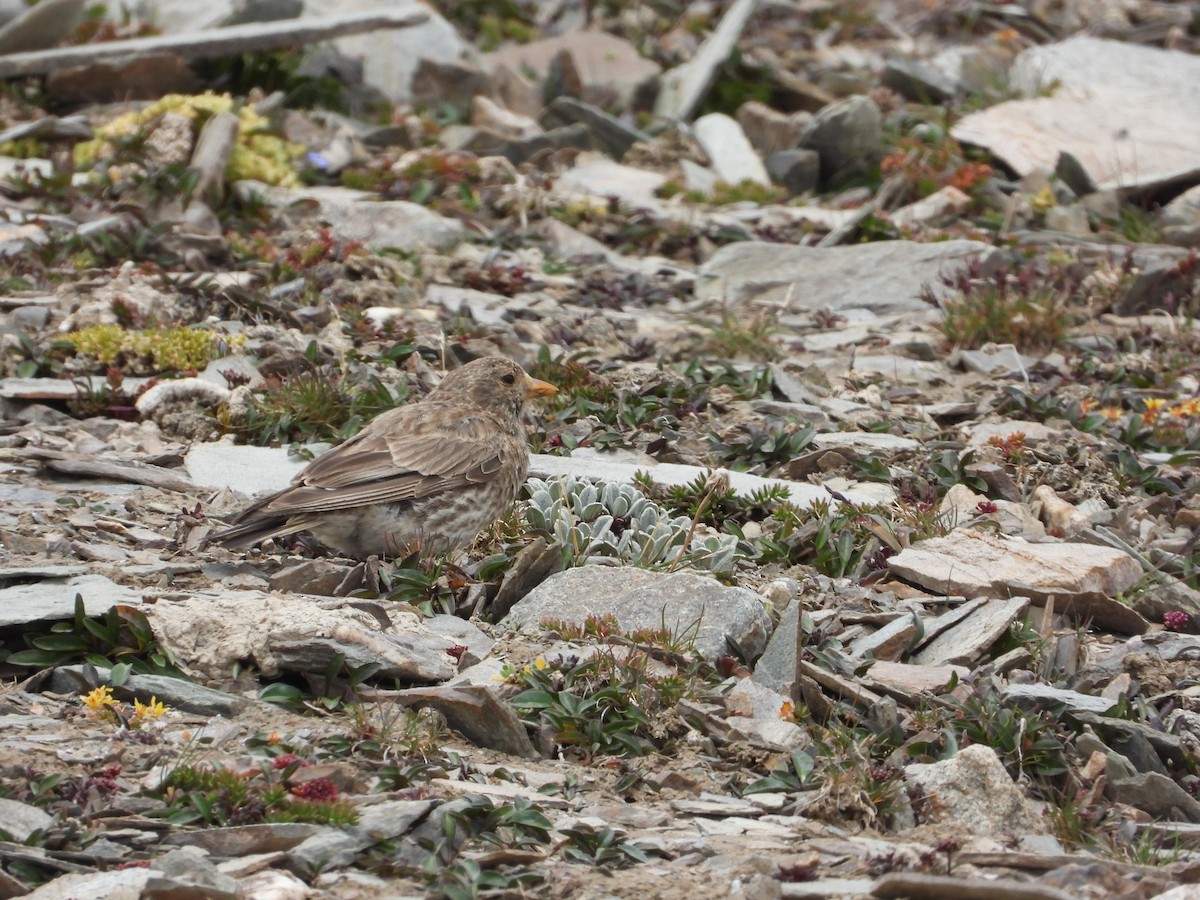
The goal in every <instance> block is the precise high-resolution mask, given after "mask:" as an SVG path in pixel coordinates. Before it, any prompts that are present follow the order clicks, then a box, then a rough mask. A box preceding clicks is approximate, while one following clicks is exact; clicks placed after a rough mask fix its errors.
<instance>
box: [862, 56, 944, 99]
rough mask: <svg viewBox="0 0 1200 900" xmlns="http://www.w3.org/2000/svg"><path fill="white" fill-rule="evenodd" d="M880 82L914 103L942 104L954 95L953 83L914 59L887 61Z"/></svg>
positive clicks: (926, 64)
mask: <svg viewBox="0 0 1200 900" xmlns="http://www.w3.org/2000/svg"><path fill="white" fill-rule="evenodd" d="M880 81H881V82H882V83H883V86H884V87H887V88H891V89H892V90H893V91H895V92H896V93H897V94H899V95H900V96H902V97H904V98H905V99H906V100H912V101H914V102H916V103H944V102H945V101H946V100H949V99H951V98H952V97H953V96H954V94H955V84H954V81H953V80H951V79H950V78H948V77H947V76H946V74H945V73H944V72H942V71H940V70H939V69H936V68H934V67H933V66H931V65H929V64H928V63H923V62H921V61H920V60H915V59H891V60H888V62H887V64H886V65H885V66H884V67H883V74H882V75H881V76H880Z"/></svg>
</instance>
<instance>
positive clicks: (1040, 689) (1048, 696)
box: [1001, 684, 1113, 713]
mask: <svg viewBox="0 0 1200 900" xmlns="http://www.w3.org/2000/svg"><path fill="white" fill-rule="evenodd" d="M1001 696H1002V697H1004V699H1006V700H1013V701H1015V702H1017V703H1025V704H1026V705H1029V706H1037V705H1045V706H1050V705H1057V704H1060V703H1061V704H1063V705H1065V706H1066V708H1067V709H1069V710H1071V711H1072V712H1094V713H1104V712H1108V710H1110V709H1112V706H1113V703H1112V701H1111V700H1106V699H1105V698H1103V697H1096V696H1093V695H1092V694H1081V693H1079V691H1068V690H1064V689H1062V688H1055V687H1050V685H1047V684H1008V685H1005V686H1004V688H1003V690H1002V691H1001Z"/></svg>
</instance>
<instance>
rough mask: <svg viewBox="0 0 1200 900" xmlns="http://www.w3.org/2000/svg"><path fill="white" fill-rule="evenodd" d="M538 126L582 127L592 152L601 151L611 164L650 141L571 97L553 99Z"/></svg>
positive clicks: (632, 129)
mask: <svg viewBox="0 0 1200 900" xmlns="http://www.w3.org/2000/svg"><path fill="white" fill-rule="evenodd" d="M538 122H540V123H541V125H542V127H543V128H546V129H552V128H559V127H562V126H564V125H574V124H579V125H584V126H586V128H587V130H588V133H589V134H590V135H591V137H592V143H593V144H594V145H595V147H596V149H598V150H602V151H603V152H605V153H607V154H608V155H609V156H611V157H612V158H613V159H615V160H620V159H621V157H623V156H624V155H625V154H626V152H628V150H629V148H630V147H632V146H633V145H634V144H636V143H638V142H643V143H645V142H649V141H650V137H649V136H648V135H646V134H644V133H643V132H641V131H638V130H637V129H636V128H633V127H631V126H629V125H626V124H625V123H624V122H622V121H621V120H620V119H618V118H616V117H615V116H610V115H609V114H608V113H606V112H605V111H604V110H602V109H599V108H598V107H595V106H592V105H590V104H588V103H584V102H582V101H581V100H576V99H575V98H574V97H555V98H554V100H553V101H551V102H550V104H549V105H548V106H547V107H546V108H545V109H544V110H542V114H541V115H540V116H538Z"/></svg>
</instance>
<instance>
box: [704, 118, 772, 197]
mask: <svg viewBox="0 0 1200 900" xmlns="http://www.w3.org/2000/svg"><path fill="white" fill-rule="evenodd" d="M692 129H693V133H694V134H695V136H696V141H697V143H699V144H700V146H701V148H703V150H704V152H705V154H707V156H708V158H709V160H710V162H711V164H712V168H713V171H715V172H716V173H717V177H718V178H719V179H720V180H721V181H724V182H725V183H727V184H740V183H741V182H743V181H752V182H755V183H756V184H764V185H765V184H770V183H771V180H770V178H768V177H767V170H766V168H765V167H764V166H763V163H762V160H761V159H759V158H758V154H757V153H756V152H755V151H754V148H753V147H752V146H751V145H750V141H749V139H748V138H747V137H746V133H745V132H744V131H742V126H741V125H739V124H738V123H737V120H736V119H732V118H730V117H729V116H727V115H725V114H723V113H709V114H708V115H707V116H702V117H701V118H699V119H697V120H696V121H695V123H693V125H692Z"/></svg>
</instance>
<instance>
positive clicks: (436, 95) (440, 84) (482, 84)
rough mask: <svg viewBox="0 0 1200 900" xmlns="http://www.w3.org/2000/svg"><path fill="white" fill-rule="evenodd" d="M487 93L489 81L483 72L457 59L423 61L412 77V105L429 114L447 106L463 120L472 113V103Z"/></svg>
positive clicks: (489, 86) (421, 60)
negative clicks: (423, 109) (429, 111)
mask: <svg viewBox="0 0 1200 900" xmlns="http://www.w3.org/2000/svg"><path fill="white" fill-rule="evenodd" d="M490 92H491V82H490V79H489V78H488V76H487V73H485V72H484V71H483V70H482V69H479V68H476V67H475V66H472V65H468V64H467V63H464V62H459V61H458V60H437V59H428V58H422V59H420V60H419V61H418V62H417V69H416V71H415V72H414V73H413V77H412V100H411V103H412V105H413V106H415V107H417V108H422V107H423V108H426V109H429V110H432V111H438V110H440V109H441V108H442V107H444V106H449V107H451V108H452V109H454V111H455V112H456V113H458V116H459V118H461V119H463V120H466V119H467V118H469V117H470V114H471V102H472V101H473V100H474V99H475V98H476V97H486V96H488V95H489V94H490Z"/></svg>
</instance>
